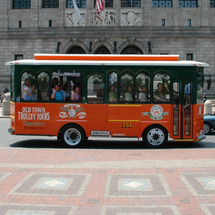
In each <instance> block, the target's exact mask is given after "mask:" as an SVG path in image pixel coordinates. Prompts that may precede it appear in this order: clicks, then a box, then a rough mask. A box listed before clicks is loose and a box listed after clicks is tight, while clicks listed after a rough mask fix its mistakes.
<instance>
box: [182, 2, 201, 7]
mask: <svg viewBox="0 0 215 215" xmlns="http://www.w3.org/2000/svg"><path fill="white" fill-rule="evenodd" d="M178 6H179V7H198V1H197V0H179V1H178Z"/></svg>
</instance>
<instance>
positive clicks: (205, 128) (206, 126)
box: [204, 122, 211, 135]
mask: <svg viewBox="0 0 215 215" xmlns="http://www.w3.org/2000/svg"><path fill="white" fill-rule="evenodd" d="M210 132H211V125H210V124H209V123H207V122H205V123H204V134H205V135H207V134H209V133H210Z"/></svg>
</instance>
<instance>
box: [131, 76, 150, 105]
mask: <svg viewBox="0 0 215 215" xmlns="http://www.w3.org/2000/svg"><path fill="white" fill-rule="evenodd" d="M135 91H136V92H135V100H136V101H137V102H149V101H150V77H149V75H148V74H146V73H145V72H140V73H139V74H138V75H137V76H136V89H135Z"/></svg>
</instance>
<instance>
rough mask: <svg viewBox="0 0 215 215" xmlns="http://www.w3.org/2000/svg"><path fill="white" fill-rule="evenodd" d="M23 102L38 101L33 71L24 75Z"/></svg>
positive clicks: (22, 78) (22, 80)
mask: <svg viewBox="0 0 215 215" xmlns="http://www.w3.org/2000/svg"><path fill="white" fill-rule="evenodd" d="M21 101H37V86H36V77H35V74H34V73H33V71H25V72H24V73H23V74H22V77H21Z"/></svg>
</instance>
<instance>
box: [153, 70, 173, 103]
mask: <svg viewBox="0 0 215 215" xmlns="http://www.w3.org/2000/svg"><path fill="white" fill-rule="evenodd" d="M153 93H154V102H156V103H158V102H170V77H169V75H168V74H167V73H166V72H158V73H157V74H156V75H155V76H154V79H153Z"/></svg>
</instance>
